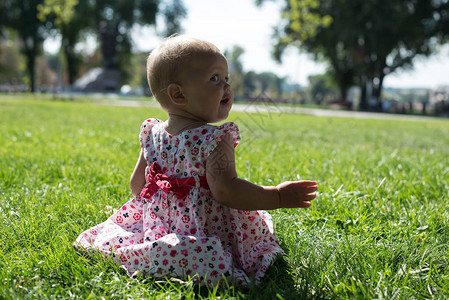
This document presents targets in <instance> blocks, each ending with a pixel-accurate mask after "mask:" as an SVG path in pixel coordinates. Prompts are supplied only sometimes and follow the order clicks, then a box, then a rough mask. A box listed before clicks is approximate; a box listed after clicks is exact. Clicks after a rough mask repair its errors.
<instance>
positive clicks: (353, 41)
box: [259, 0, 449, 104]
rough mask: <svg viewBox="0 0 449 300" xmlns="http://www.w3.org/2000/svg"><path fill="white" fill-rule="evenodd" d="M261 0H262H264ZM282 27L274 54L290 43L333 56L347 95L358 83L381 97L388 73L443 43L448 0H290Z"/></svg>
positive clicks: (343, 93) (332, 66)
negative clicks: (440, 42) (440, 38)
mask: <svg viewBox="0 0 449 300" xmlns="http://www.w3.org/2000/svg"><path fill="white" fill-rule="evenodd" d="M259 2H260V1H259ZM285 2H286V4H285V9H284V11H283V13H282V18H283V19H284V22H283V23H282V24H281V25H280V27H279V28H278V29H277V31H276V32H277V36H278V37H279V41H278V44H277V45H276V46H275V47H274V54H275V56H276V57H278V58H280V56H281V55H282V52H283V50H284V49H285V48H286V47H287V46H288V45H294V46H297V47H300V48H302V49H304V50H306V51H308V52H311V53H314V54H315V55H316V56H318V57H322V58H325V59H326V60H327V61H328V62H329V66H330V74H333V76H334V77H335V81H336V82H337V84H338V86H339V89H340V91H341V92H340V96H341V98H342V99H341V100H346V95H347V90H348V89H349V88H350V87H351V86H352V85H354V84H359V85H360V87H361V88H362V104H365V102H366V100H367V97H368V95H367V94H366V93H364V92H365V90H366V87H367V86H368V85H369V86H371V87H372V88H373V93H372V95H371V96H373V97H375V98H377V99H378V98H380V95H381V90H382V84H383V80H384V77H385V76H387V75H388V74H391V73H393V72H395V71H396V70H398V69H400V68H408V67H410V66H412V64H413V60H414V58H415V57H416V56H420V55H421V56H428V55H430V54H432V53H434V52H435V51H436V49H437V46H438V42H437V39H436V37H440V36H447V31H448V29H447V28H446V27H445V25H443V24H447V23H448V22H449V14H448V13H447V11H448V6H449V3H448V2H447V1H428V0H417V1H415V0H413V1H412V0H410V1H403V0H383V1H365V0H354V1H346V0H288V1H285Z"/></svg>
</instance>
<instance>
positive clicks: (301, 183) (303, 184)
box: [298, 180, 318, 187]
mask: <svg viewBox="0 0 449 300" xmlns="http://www.w3.org/2000/svg"><path fill="white" fill-rule="evenodd" d="M298 185H299V186H300V187H309V186H316V187H318V183H317V182H316V181H311V180H303V181H298Z"/></svg>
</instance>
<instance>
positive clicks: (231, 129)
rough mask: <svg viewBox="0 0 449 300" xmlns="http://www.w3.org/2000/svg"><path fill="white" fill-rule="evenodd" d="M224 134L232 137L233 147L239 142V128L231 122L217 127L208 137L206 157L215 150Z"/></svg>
mask: <svg viewBox="0 0 449 300" xmlns="http://www.w3.org/2000/svg"><path fill="white" fill-rule="evenodd" d="M226 134H230V135H231V136H232V139H233V141H234V147H236V146H237V144H238V143H239V142H240V133H239V127H238V126H237V124H235V123H233V122H228V123H224V124H222V125H220V126H218V127H217V128H216V129H215V130H214V132H213V133H212V135H211V136H210V137H209V139H208V143H207V145H206V153H207V155H210V154H211V153H212V152H213V151H214V150H215V148H217V146H218V144H220V142H221V141H222V139H223V138H224V136H225V135H226Z"/></svg>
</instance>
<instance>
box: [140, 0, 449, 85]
mask: <svg viewBox="0 0 449 300" xmlns="http://www.w3.org/2000/svg"><path fill="white" fill-rule="evenodd" d="M278 2H282V1H266V2H265V3H264V4H263V5H262V6H261V7H257V6H256V5H255V4H254V3H255V0H226V1H219V0H183V3H184V5H185V7H186V8H187V17H186V18H185V19H184V21H183V22H182V28H183V32H182V33H184V34H188V35H192V36H195V37H197V38H201V39H205V40H208V41H210V42H212V43H214V44H215V45H216V46H217V47H218V48H220V49H221V50H222V51H225V50H231V49H232V48H233V46H235V45H238V46H240V47H242V48H244V49H245V52H244V54H243V55H242V63H243V68H244V70H245V71H250V70H252V71H255V72H265V71H269V72H274V73H276V74H278V75H279V76H285V77H287V80H288V81H289V82H291V83H299V84H301V85H307V84H308V79H307V78H308V76H310V75H314V74H322V73H324V72H325V70H326V65H325V64H323V63H316V62H314V61H313V59H312V57H311V55H310V54H307V53H299V51H298V50H297V49H296V48H293V47H292V48H289V49H287V51H286V52H285V53H284V55H283V59H282V64H278V63H276V62H275V61H274V60H273V58H272V56H271V50H272V46H271V44H272V43H273V40H272V34H273V27H274V26H275V25H276V24H277V23H278V22H279V20H280V11H281V8H282V7H281V4H279V3H278ZM160 29H161V28H159V29H156V30H160ZM133 36H134V42H135V43H136V46H137V48H138V49H139V50H141V51H149V50H151V49H152V48H154V46H155V45H156V44H157V43H158V42H159V41H160V40H161V38H158V37H156V34H155V30H154V29H139V30H135V32H134V34H133ZM441 85H449V45H448V46H446V47H444V48H443V49H442V50H441V53H440V54H439V55H436V56H433V57H430V58H427V59H417V60H416V62H415V67H414V69H413V70H412V71H402V72H398V73H394V74H391V75H388V76H387V77H386V78H385V80H384V87H394V88H417V87H423V88H436V87H438V86H441Z"/></svg>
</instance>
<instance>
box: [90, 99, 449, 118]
mask: <svg viewBox="0 0 449 300" xmlns="http://www.w3.org/2000/svg"><path fill="white" fill-rule="evenodd" d="M95 102H96V103H98V104H102V105H114V106H129V107H139V106H142V107H160V106H159V104H158V103H157V102H155V101H136V100H119V99H108V100H97V101H95ZM232 110H233V111H240V112H248V113H287V114H302V115H311V116H316V117H339V118H354V119H382V120H410V121H430V120H444V121H447V120H449V119H447V118H438V117H430V116H415V115H399V114H388V113H375V112H359V111H345V110H333V109H319V108H303V107H300V106H297V107H294V106H284V105H276V104H273V103H269V104H264V103H258V104H255V103H234V105H233V106H232Z"/></svg>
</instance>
